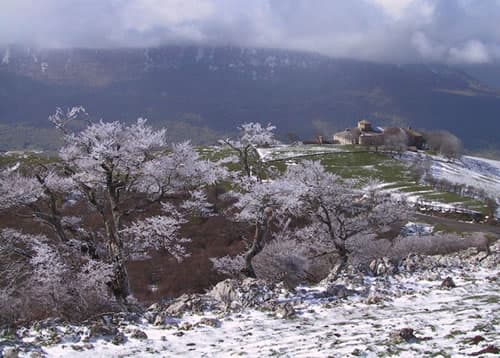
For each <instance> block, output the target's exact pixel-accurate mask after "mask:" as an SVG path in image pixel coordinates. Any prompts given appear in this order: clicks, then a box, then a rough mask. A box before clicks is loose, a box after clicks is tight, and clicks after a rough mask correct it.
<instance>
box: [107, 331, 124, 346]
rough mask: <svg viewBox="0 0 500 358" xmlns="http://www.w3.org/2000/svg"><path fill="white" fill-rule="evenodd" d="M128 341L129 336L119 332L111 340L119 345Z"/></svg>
mask: <svg viewBox="0 0 500 358" xmlns="http://www.w3.org/2000/svg"><path fill="white" fill-rule="evenodd" d="M126 341H127V337H126V336H125V335H124V334H123V333H118V334H116V335H115V336H114V337H113V339H112V340H111V343H113V344H114V345H117V346H119V345H120V344H123V343H125V342H126Z"/></svg>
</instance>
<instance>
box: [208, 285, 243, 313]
mask: <svg viewBox="0 0 500 358" xmlns="http://www.w3.org/2000/svg"><path fill="white" fill-rule="evenodd" d="M237 286H238V282H237V281H236V280H231V279H227V280H224V281H221V282H219V283H218V284H217V285H215V286H214V288H212V290H210V292H209V293H208V295H210V296H212V297H213V298H214V299H216V300H217V301H220V302H222V303H223V304H224V305H225V306H226V308H229V307H231V304H232V303H233V302H237V303H238V304H239V303H240V302H239V295H238V292H237V289H236V288H237Z"/></svg>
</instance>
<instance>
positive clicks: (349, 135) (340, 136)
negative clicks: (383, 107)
mask: <svg viewBox="0 0 500 358" xmlns="http://www.w3.org/2000/svg"><path fill="white" fill-rule="evenodd" d="M395 138H400V139H398V140H400V141H401V142H403V143H402V144H405V145H406V146H407V147H410V148H415V149H422V148H423V146H424V137H423V135H422V134H421V133H419V132H417V131H414V130H413V129H411V128H398V127H393V128H380V127H376V128H374V127H372V124H371V123H370V122H369V121H367V120H362V121H359V122H358V125H357V127H355V128H347V129H346V130H344V131H342V132H338V133H335V134H334V135H333V142H334V143H337V144H359V145H365V146H373V147H379V146H384V145H388V144H389V143H390V142H394V139H395Z"/></svg>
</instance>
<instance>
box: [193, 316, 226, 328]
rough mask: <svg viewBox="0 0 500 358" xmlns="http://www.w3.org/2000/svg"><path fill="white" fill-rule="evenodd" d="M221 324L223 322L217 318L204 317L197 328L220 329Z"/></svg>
mask: <svg viewBox="0 0 500 358" xmlns="http://www.w3.org/2000/svg"><path fill="white" fill-rule="evenodd" d="M221 324H222V323H221V321H219V320H218V319H217V318H208V317H203V318H202V319H201V320H200V321H199V322H198V323H196V326H209V327H214V328H219V327H220V326H221Z"/></svg>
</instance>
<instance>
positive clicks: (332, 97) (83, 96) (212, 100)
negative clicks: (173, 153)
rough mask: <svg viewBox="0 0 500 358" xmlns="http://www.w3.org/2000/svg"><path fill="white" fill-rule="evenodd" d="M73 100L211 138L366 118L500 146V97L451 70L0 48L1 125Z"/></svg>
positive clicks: (98, 113) (308, 57)
mask: <svg viewBox="0 0 500 358" xmlns="http://www.w3.org/2000/svg"><path fill="white" fill-rule="evenodd" d="M466 70H467V69H466ZM468 72H469V71H468ZM470 73H472V71H470ZM490 84H491V83H490ZM73 105H83V106H85V107H86V108H87V111H88V112H89V113H90V114H91V115H92V116H94V118H95V119H97V118H103V119H104V120H106V121H111V120H117V119H120V120H126V121H131V120H134V119H136V118H137V117H147V118H149V119H150V120H151V121H152V122H153V123H154V124H157V125H164V124H168V123H170V124H172V123H175V125H177V126H180V127H181V128H184V130H186V131H188V132H189V131H190V130H191V129H193V128H203V131H201V132H200V133H201V134H200V136H201V137H204V136H205V137H206V138H207V139H208V137H210V136H213V137H216V133H227V132H231V131H234V129H235V127H236V126H237V125H238V124H240V123H243V122H245V121H261V122H272V123H274V124H276V125H277V126H278V132H279V133H280V134H281V136H283V137H284V136H286V134H287V133H289V132H295V133H296V134H298V135H299V136H300V137H301V138H308V137H312V136H313V135H315V134H318V133H319V132H320V131H321V128H325V127H326V128H329V129H330V131H333V130H335V129H336V130H341V129H344V128H345V127H348V126H352V125H353V123H355V122H356V121H357V120H359V119H361V118H367V119H370V120H372V121H373V122H375V123H378V124H380V125H391V124H395V123H397V124H398V125H405V126H412V127H415V128H432V129H446V130H449V131H451V132H453V133H455V134H456V135H458V136H459V137H461V138H462V139H463V140H464V142H465V145H466V146H467V147H469V148H477V147H481V146H485V145H498V133H499V131H500V121H499V120H498V116H499V114H500V92H499V91H498V90H496V89H493V87H492V86H489V85H486V84H485V83H484V82H481V81H479V80H477V79H476V78H474V77H472V76H471V75H469V74H468V73H466V72H465V71H464V70H463V69H458V68H454V67H450V66H449V65H438V64H436V65H426V64H415V65H411V64H405V65H396V64H380V63H371V62H364V61H356V60H348V59H332V58H330V57H326V56H322V55H317V54H311V53H305V52H295V51H289V50H274V49H257V48H241V47H232V46H226V47H224V46H221V47H210V46H174V45H171V46H163V47H156V48H149V49H141V48H131V49H52V50H44V49H33V48H28V47H21V46H9V47H6V48H4V49H2V50H1V52H0V124H4V125H7V126H9V127H12V126H19V125H23V126H26V127H37V128H45V127H48V126H49V123H48V121H47V120H46V119H47V116H48V115H49V114H50V113H52V112H53V111H54V109H55V107H56V106H61V107H69V106H73ZM323 131H324V130H323ZM323 134H329V133H323ZM187 135H188V136H189V133H187ZM199 139H200V138H198V140H197V141H199ZM201 139H203V138H201ZM211 140H213V138H210V140H208V141H211ZM201 142H203V140H201Z"/></svg>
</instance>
